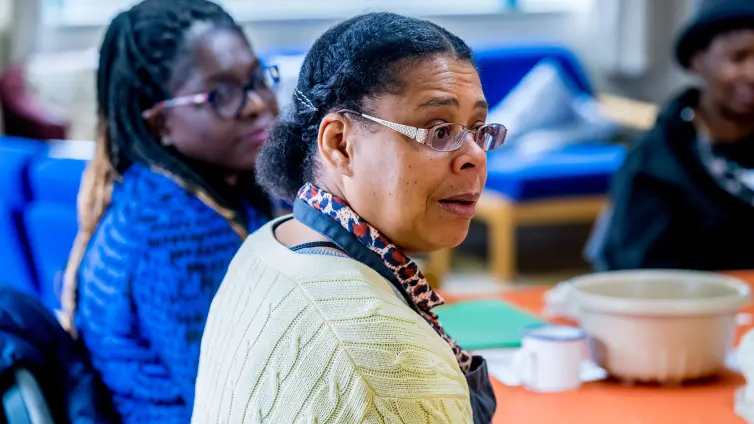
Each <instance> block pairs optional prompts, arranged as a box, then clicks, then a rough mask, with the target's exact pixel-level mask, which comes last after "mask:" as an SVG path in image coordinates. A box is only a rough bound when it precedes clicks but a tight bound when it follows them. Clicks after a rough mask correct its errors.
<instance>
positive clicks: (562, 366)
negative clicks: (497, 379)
mask: <svg viewBox="0 0 754 424" xmlns="http://www.w3.org/2000/svg"><path fill="white" fill-rule="evenodd" d="M587 357H588V348H587V334H586V332H584V330H582V329H580V328H576V327H568V326H557V325H547V326H542V327H536V328H533V329H530V330H528V331H527V332H526V333H525V334H524V338H523V342H522V345H521V350H520V351H519V352H517V353H516V357H515V359H514V364H515V368H516V370H517V373H518V375H519V378H520V379H521V383H522V384H523V386H524V387H525V388H526V389H527V390H530V391H533V392H541V393H553V392H563V391H568V390H575V389H578V388H579V387H580V386H581V362H582V361H583V360H584V359H587Z"/></svg>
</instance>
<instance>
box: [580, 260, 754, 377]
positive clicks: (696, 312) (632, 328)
mask: <svg viewBox="0 0 754 424" xmlns="http://www.w3.org/2000/svg"><path fill="white" fill-rule="evenodd" d="M570 283H571V284H572V287H573V289H574V290H573V298H572V300H573V301H574V302H575V304H576V305H577V309H578V316H579V320H580V322H581V325H582V327H583V328H584V329H585V330H586V331H587V332H588V333H589V334H590V336H591V337H592V338H593V341H594V344H593V354H594V356H595V360H596V361H597V363H598V364H600V365H601V366H602V367H603V368H605V369H606V370H607V371H608V372H609V373H610V374H611V375H612V376H614V377H616V378H619V379H621V380H624V381H629V382H658V383H666V384H675V383H680V382H683V381H685V380H693V379H700V378H705V377H709V376H711V375H714V374H716V373H717V372H719V371H720V370H721V369H722V368H723V367H724V364H725V357H726V355H727V353H728V350H729V349H730V348H731V347H732V344H733V339H734V337H735V333H736V314H737V312H738V311H739V309H741V308H742V307H743V306H745V305H746V304H748V302H749V286H748V285H746V283H744V282H742V281H740V280H738V279H736V278H733V277H728V276H724V275H721V274H716V273H706V272H694V271H670V270H657V271H655V270H652V271H649V270H646V271H645V270H642V271H617V272H605V273H598V274H591V275H587V276H583V277H578V278H575V279H573V280H571V281H570Z"/></svg>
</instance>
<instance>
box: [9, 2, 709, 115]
mask: <svg viewBox="0 0 754 424" xmlns="http://www.w3.org/2000/svg"><path fill="white" fill-rule="evenodd" d="M11 1H14V0H0V25H2V27H4V28H8V26H7V20H8V19H7V16H8V13H7V10H8V8H9V6H8V5H9V3H10V2H11ZM15 1H18V2H29V1H38V0H15ZM103 1H104V0H103ZM598 1H599V0H598ZM623 1H628V2H631V0H623ZM694 1H695V0H662V1H656V0H652V1H650V2H649V3H650V6H649V9H650V10H649V11H648V15H649V16H648V19H649V20H650V21H649V23H648V28H649V30H650V34H649V37H648V39H649V44H650V45H649V46H648V54H649V70H648V71H647V72H646V74H645V75H642V76H639V77H635V78H627V77H616V76H612V75H610V74H609V73H607V72H605V71H603V70H601V69H600V60H599V59H600V57H599V54H600V52H599V41H600V38H599V37H600V35H599V34H598V33H595V25H594V24H595V21H594V20H595V19H599V17H595V16H592V15H590V14H583V13H582V14H579V13H547V12H543V13H499V14H493V15H478V16H475V15H466V16H439V17H434V18H430V19H432V20H434V21H435V22H437V23H438V24H440V25H442V26H444V27H446V28H448V29H449V30H450V31H451V32H453V33H455V34H457V35H459V36H460V37H461V38H463V39H464V40H466V41H467V42H468V43H469V44H471V45H472V46H490V45H495V44H500V43H510V42H515V41H545V42H557V43H563V44H565V45H567V46H570V47H571V48H572V49H573V50H574V51H575V52H576V53H577V54H578V55H579V57H581V58H582V60H583V61H584V63H585V66H586V68H587V71H588V73H589V74H590V76H591V77H592V79H593V81H594V83H595V85H596V86H597V87H598V88H599V89H602V90H606V91H610V92H615V93H619V94H624V95H629V96H631V97H635V98H639V99H645V100H652V101H661V100H664V99H665V98H667V97H668V96H669V95H670V94H671V93H672V92H673V91H675V90H676V89H677V88H678V87H679V86H681V85H683V84H685V83H686V82H687V81H688V80H687V79H686V78H685V77H684V75H683V74H682V73H681V72H680V71H679V70H678V69H677V68H676V67H675V65H674V63H673V62H672V59H671V56H670V52H671V47H672V43H673V40H674V37H675V32H676V31H677V29H678V28H679V26H680V23H681V21H682V20H683V19H685V18H686V17H687V15H688V14H689V12H690V11H691V6H692V4H693V3H694ZM3 23H4V24H5V25H3ZM334 23H335V21H333V20H322V19H320V20H298V21H274V20H268V21H259V22H249V23H248V24H246V26H245V28H246V30H247V32H248V34H249V37H250V38H251V40H252V42H253V43H254V44H255V46H256V48H257V50H260V51H265V50H279V49H300V48H302V47H303V48H305V47H308V46H309V45H310V44H311V43H312V42H313V40H314V39H315V38H316V37H317V36H318V35H319V34H321V33H322V32H323V31H324V30H326V29H327V28H328V27H329V26H331V25H333V24H334ZM103 33H104V28H101V27H99V28H98V27H91V26H89V27H67V28H64V29H60V30H57V31H48V32H43V33H42V34H41V39H40V41H39V48H40V49H41V51H43V52H45V51H47V52H49V51H61V50H79V49H87V48H96V47H97V45H98V44H99V42H100V39H101V37H102V35H103Z"/></svg>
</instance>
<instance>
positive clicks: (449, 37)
mask: <svg viewBox="0 0 754 424" xmlns="http://www.w3.org/2000/svg"><path fill="white" fill-rule="evenodd" d="M436 55H450V56H452V57H454V58H455V59H457V60H460V61H464V62H469V63H473V55H472V52H471V49H470V48H469V46H468V45H466V43H465V42H464V41H463V40H461V39H460V38H458V37H457V36H455V35H453V34H451V33H450V32H448V31H447V30H445V29H444V28H441V27H440V26H438V25H435V24H433V23H431V22H429V21H424V20H419V19H415V18H409V17H405V16H401V15H397V14H394V13H385V12H383V13H369V14H365V15H361V16H357V17H355V18H352V19H349V20H347V21H344V22H342V23H340V24H338V25H336V26H334V27H332V28H330V29H329V30H328V31H326V32H325V33H324V34H323V35H322V36H321V37H320V38H319V39H317V41H316V42H315V43H314V45H313V46H312V48H311V50H310V51H309V53H308V54H307V56H306V58H305V59H304V63H303V65H302V68H301V73H300V74H299V80H298V85H297V88H296V90H295V92H294V93H295V94H294V99H293V100H294V101H293V106H292V110H289V111H287V112H288V113H287V116H285V117H283V118H282V119H281V120H280V122H279V123H278V124H277V126H276V128H275V129H274V130H273V132H272V134H271V137H270V140H269V141H267V143H265V144H264V145H263V146H262V149H261V150H260V152H259V155H258V159H257V180H258V181H259V183H260V184H261V185H262V186H263V187H264V188H265V189H266V190H267V191H269V192H270V193H272V194H274V195H275V196H278V197H280V198H282V199H287V200H292V199H293V198H294V197H295V196H296V193H297V192H298V190H299V189H300V188H301V187H302V186H303V185H304V183H307V182H312V183H314V182H316V180H315V177H316V175H315V174H316V166H317V155H318V151H317V137H318V133H319V126H320V122H321V121H322V118H323V117H324V116H325V115H327V114H328V113H330V112H333V111H337V110H341V109H353V110H357V111H361V112H368V111H366V110H364V106H365V103H366V101H367V100H368V99H370V98H374V97H376V96H379V95H380V94H386V93H397V92H400V91H401V89H402V88H403V87H404V84H405V81H403V80H402V79H401V70H402V69H404V68H405V67H407V66H410V65H411V64H412V63H413V62H414V61H416V60H421V59H423V58H427V57H431V56H436Z"/></svg>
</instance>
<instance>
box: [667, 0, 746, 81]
mask: <svg viewBox="0 0 754 424" xmlns="http://www.w3.org/2000/svg"><path fill="white" fill-rule="evenodd" d="M743 28H752V29H754V0H705V1H703V2H702V5H701V7H699V11H698V12H697V13H696V15H695V16H694V18H693V19H692V20H691V22H690V23H689V24H688V25H687V26H686V28H684V30H683V31H682V32H681V36H680V37H678V42H677V43H676V45H675V57H676V59H677V60H678V63H680V64H681V66H683V67H684V68H689V66H691V57H692V56H693V55H694V53H696V52H698V51H699V50H702V49H705V48H706V47H707V46H709V44H710V43H711V42H712V39H714V38H715V37H716V36H718V35H720V34H721V33H724V32H728V31H731V30H736V29H743Z"/></svg>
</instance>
